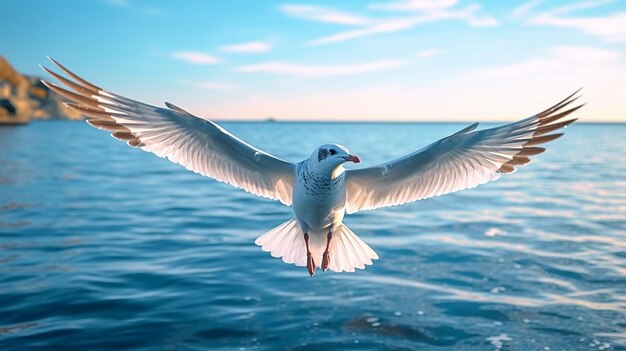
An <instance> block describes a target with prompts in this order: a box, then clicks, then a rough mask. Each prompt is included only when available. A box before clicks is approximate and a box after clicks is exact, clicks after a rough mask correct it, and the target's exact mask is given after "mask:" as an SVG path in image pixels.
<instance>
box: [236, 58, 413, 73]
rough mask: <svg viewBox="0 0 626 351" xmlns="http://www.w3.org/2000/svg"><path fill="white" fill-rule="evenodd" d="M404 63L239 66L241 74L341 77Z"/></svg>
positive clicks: (271, 63)
mask: <svg viewBox="0 0 626 351" xmlns="http://www.w3.org/2000/svg"><path fill="white" fill-rule="evenodd" d="M403 64H404V61H401V60H396V59H389V60H381V61H372V62H366V63H358V64H352V65H303V64H298V63H292V62H282V61H272V62H265V63H259V64H254V65H245V66H239V67H237V68H236V70H237V71H239V72H245V73H273V74H283V75H292V76H339V75H350V74H360V73H368V72H375V71H382V70H386V69H391V68H395V67H399V66H402V65H403Z"/></svg>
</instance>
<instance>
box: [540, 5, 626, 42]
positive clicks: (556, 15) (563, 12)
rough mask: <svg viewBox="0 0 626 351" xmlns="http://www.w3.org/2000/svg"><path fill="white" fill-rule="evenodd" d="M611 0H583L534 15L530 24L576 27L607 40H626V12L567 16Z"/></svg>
mask: <svg viewBox="0 0 626 351" xmlns="http://www.w3.org/2000/svg"><path fill="white" fill-rule="evenodd" d="M610 2H611V1H584V2H579V3H575V4H571V5H566V6H562V7H558V8H555V9H553V10H551V11H548V12H544V13H540V14H537V15H535V16H534V17H532V18H531V19H530V20H529V23H530V24H534V25H546V26H554V27H564V28H573V29H577V30H579V31H581V32H583V33H585V34H588V35H592V36H595V37H599V38H601V39H603V40H605V41H608V42H626V12H618V13H612V14H608V15H605V16H596V17H573V16H567V15H569V14H570V13H572V12H575V11H578V10H583V9H590V8H595V7H599V6H602V5H605V4H607V3H610Z"/></svg>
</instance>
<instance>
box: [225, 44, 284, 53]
mask: <svg viewBox="0 0 626 351" xmlns="http://www.w3.org/2000/svg"><path fill="white" fill-rule="evenodd" d="M220 50H221V51H226V52H239V53H245V54H262V53H266V52H270V51H271V50H272V45H271V44H270V43H266V42H262V41H251V42H247V43H240V44H233V45H227V46H222V47H221V48H220Z"/></svg>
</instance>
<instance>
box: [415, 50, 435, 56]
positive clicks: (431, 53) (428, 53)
mask: <svg viewBox="0 0 626 351" xmlns="http://www.w3.org/2000/svg"><path fill="white" fill-rule="evenodd" d="M440 54H441V50H439V49H426V50H422V51H419V52H418V53H417V54H415V56H417V57H418V58H431V57H433V56H437V55H440Z"/></svg>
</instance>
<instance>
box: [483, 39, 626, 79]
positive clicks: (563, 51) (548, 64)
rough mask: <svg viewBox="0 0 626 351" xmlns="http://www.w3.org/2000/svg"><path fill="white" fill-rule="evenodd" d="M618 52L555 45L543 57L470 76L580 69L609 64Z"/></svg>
mask: <svg viewBox="0 0 626 351" xmlns="http://www.w3.org/2000/svg"><path fill="white" fill-rule="evenodd" d="M619 57H620V54H619V53H617V52H615V51H611V50H606V49H601V48H596V47H592V46H565V45H564V46H556V47H554V48H552V49H551V50H550V52H549V54H548V55H546V56H544V57H536V58H531V59H529V60H526V61H522V62H518V63H514V64H511V65H505V66H499V67H492V68H484V69H478V70H475V71H473V72H472V73H471V75H472V76H475V77H481V78H513V77H524V76H530V75H541V74H543V73H554V72H562V71H571V72H574V71H580V70H587V69H589V68H594V67H601V66H602V65H606V64H610V63H613V62H615V61H617V59H618V58H619Z"/></svg>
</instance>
